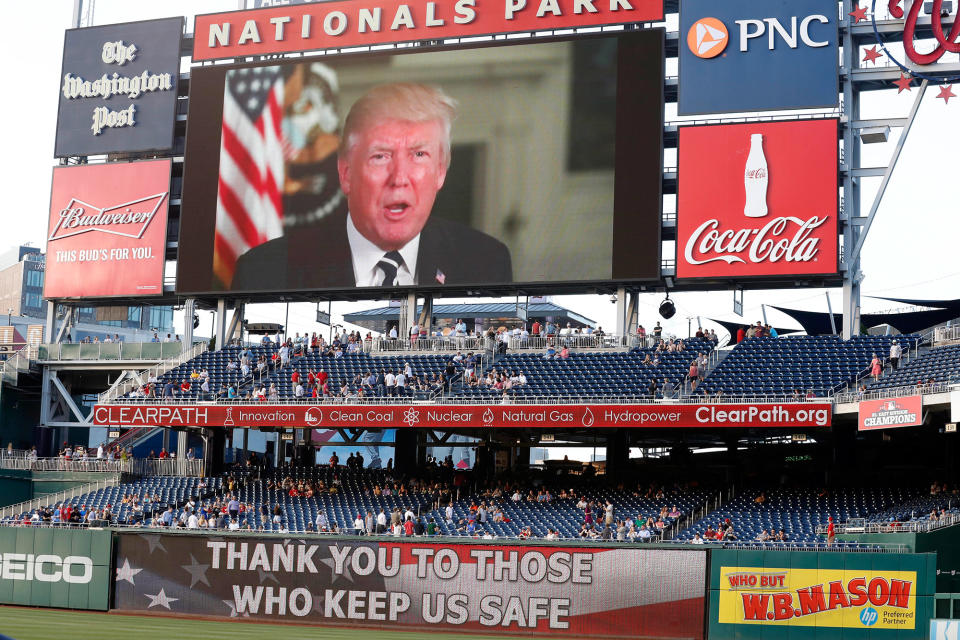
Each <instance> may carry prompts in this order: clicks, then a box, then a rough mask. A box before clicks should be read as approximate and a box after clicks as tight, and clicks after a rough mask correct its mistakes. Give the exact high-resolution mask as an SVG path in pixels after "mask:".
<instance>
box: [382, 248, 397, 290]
mask: <svg viewBox="0 0 960 640" xmlns="http://www.w3.org/2000/svg"><path fill="white" fill-rule="evenodd" d="M402 264H403V256H401V255H400V252H399V251H389V252H387V253H385V254H384V255H383V257H382V258H380V262H378V263H377V268H379V269H381V270H382V271H383V282H381V283H380V286H381V287H392V286H394V285H395V284H396V283H397V282H396V281H397V270H398V269H399V268H400V265H402Z"/></svg>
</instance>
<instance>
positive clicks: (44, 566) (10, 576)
mask: <svg viewBox="0 0 960 640" xmlns="http://www.w3.org/2000/svg"><path fill="white" fill-rule="evenodd" d="M0 580H36V581H37V582H60V581H61V580H62V581H63V582H68V583H70V584H87V583H88V582H90V581H91V580H93V560H91V559H90V558H87V557H85V556H67V557H66V558H63V557H61V556H54V555H47V554H40V555H34V554H32V553H4V554H0Z"/></svg>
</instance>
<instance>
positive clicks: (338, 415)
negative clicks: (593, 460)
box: [93, 403, 832, 429]
mask: <svg viewBox="0 0 960 640" xmlns="http://www.w3.org/2000/svg"><path fill="white" fill-rule="evenodd" d="M831 417H832V412H831V405H830V404H829V403H798V404H774V403H771V404H703V405H695V404H684V405H653V404H651V405H645V404H639V405H613V404H606V405H582V404H581V405H487V406H484V405H463V406H459V405H345V404H324V405H306V404H301V405H268V404H251V405H220V404H197V405H176V404H144V405H132V404H123V405H97V406H96V407H95V408H94V411H93V421H94V424H96V425H98V426H120V427H144V426H170V427H190V426H195V427H292V428H302V427H309V428H327V429H329V428H352V427H390V428H394V427H398V428H404V427H470V428H484V427H494V428H510V427H519V428H529V427H546V428H558V427H568V428H572V429H579V428H593V427H598V428H611V427H623V428H658V427H659V428H663V427H708V428H709V427H829V426H830V421H831Z"/></svg>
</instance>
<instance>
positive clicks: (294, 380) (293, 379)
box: [290, 369, 300, 384]
mask: <svg viewBox="0 0 960 640" xmlns="http://www.w3.org/2000/svg"><path fill="white" fill-rule="evenodd" d="M290 382H292V383H293V384H297V383H298V382H300V372H299V371H297V370H296V369H294V370H293V373H291V374H290Z"/></svg>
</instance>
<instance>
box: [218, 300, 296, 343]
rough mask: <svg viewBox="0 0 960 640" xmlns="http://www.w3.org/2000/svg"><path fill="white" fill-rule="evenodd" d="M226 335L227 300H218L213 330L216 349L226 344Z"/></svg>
mask: <svg viewBox="0 0 960 640" xmlns="http://www.w3.org/2000/svg"><path fill="white" fill-rule="evenodd" d="M284 328H286V327H284ZM226 334H227V300H226V299H225V298H218V299H217V316H216V326H215V328H214V337H215V338H216V340H217V349H222V348H223V347H224V345H225V344H226V339H225V338H226Z"/></svg>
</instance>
